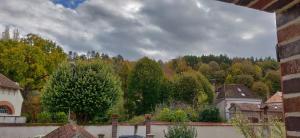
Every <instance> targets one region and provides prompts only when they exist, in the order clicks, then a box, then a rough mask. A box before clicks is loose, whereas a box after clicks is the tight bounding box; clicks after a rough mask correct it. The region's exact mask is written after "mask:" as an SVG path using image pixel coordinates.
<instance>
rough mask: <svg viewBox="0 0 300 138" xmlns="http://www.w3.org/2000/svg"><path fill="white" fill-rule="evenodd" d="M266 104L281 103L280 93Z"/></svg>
mask: <svg viewBox="0 0 300 138" xmlns="http://www.w3.org/2000/svg"><path fill="white" fill-rule="evenodd" d="M266 103H267V104H271V103H282V92H276V93H275V94H274V95H273V96H272V97H271V98H269V99H268V100H267V101H266Z"/></svg>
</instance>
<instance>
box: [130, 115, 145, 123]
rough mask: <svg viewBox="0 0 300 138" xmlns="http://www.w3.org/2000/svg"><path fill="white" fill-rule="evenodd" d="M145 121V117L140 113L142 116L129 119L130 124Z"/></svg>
mask: <svg viewBox="0 0 300 138" xmlns="http://www.w3.org/2000/svg"><path fill="white" fill-rule="evenodd" d="M144 121H145V117H144V116H142V115H140V116H135V117H133V118H132V119H130V120H129V121H128V123H129V124H140V123H143V122H144Z"/></svg>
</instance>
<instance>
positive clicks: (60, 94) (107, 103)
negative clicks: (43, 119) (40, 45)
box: [42, 60, 122, 121]
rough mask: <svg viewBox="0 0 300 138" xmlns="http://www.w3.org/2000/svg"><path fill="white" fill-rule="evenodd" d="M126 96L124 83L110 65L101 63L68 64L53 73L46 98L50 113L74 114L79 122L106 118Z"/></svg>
mask: <svg viewBox="0 0 300 138" xmlns="http://www.w3.org/2000/svg"><path fill="white" fill-rule="evenodd" d="M121 97H122V90H121V83H120V81H119V79H118V77H116V76H115V75H114V73H113V70H112V68H111V67H110V66H108V64H105V63H104V62H103V61H100V60H92V61H77V62H76V64H75V65H72V64H71V65H70V64H65V65H62V66H60V67H59V69H58V70H57V71H56V72H55V73H54V74H53V76H52V77H51V79H50V81H49V82H48V84H47V86H46V87H45V89H44V92H43V95H42V103H43V107H44V108H45V109H46V110H48V111H50V112H58V111H63V112H68V110H69V109H70V111H71V112H74V113H75V114H76V117H77V119H78V120H79V121H88V120H91V119H93V118H94V117H96V116H103V115H105V114H106V113H107V111H108V110H109V109H110V108H112V106H113V105H116V104H117V102H118V101H119V100H120V98H121Z"/></svg>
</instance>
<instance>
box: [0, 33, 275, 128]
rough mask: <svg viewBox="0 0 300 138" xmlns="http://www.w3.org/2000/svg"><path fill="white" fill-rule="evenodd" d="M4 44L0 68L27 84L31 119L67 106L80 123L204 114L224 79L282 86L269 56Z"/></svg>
mask: <svg viewBox="0 0 300 138" xmlns="http://www.w3.org/2000/svg"><path fill="white" fill-rule="evenodd" d="M0 51H1V53H0V73H2V74H4V75H5V76H7V77H9V78H11V79H12V80H14V81H16V82H19V84H20V86H21V87H22V88H23V89H22V94H23V97H24V99H25V102H24V104H23V111H22V112H23V115H25V116H27V117H28V121H30V122H37V121H39V116H41V115H40V114H41V113H44V114H45V112H49V113H55V112H62V113H65V114H67V113H68V112H69V111H71V112H73V113H74V114H75V115H76V117H77V119H78V120H80V121H81V122H105V121H108V119H109V116H110V115H111V114H114V113H116V114H119V115H120V117H121V119H122V120H123V121H126V120H130V119H137V120H138V117H139V116H140V115H143V114H145V113H153V114H154V115H156V116H155V118H156V119H158V120H172V119H173V120H174V118H168V117H165V116H164V114H168V115H170V114H172V115H173V116H175V120H176V117H177V119H178V118H179V119H181V120H184V119H188V120H191V121H199V118H203V116H201V117H199V114H205V112H204V113H203V111H207V108H208V107H211V106H212V104H213V102H214V97H215V88H216V87H219V86H221V85H223V84H231V83H235V84H244V85H245V86H247V87H249V88H251V89H252V90H253V91H254V92H256V94H257V95H258V96H260V97H261V98H262V99H267V97H268V96H270V95H272V94H273V93H275V92H276V91H280V89H281V88H280V71H279V64H278V63H277V61H275V60H274V59H272V58H270V57H267V58H253V57H251V58H239V57H235V58H230V57H228V56H226V55H202V56H193V55H187V56H183V57H177V58H175V59H172V60H170V61H165V62H163V61H162V60H159V61H156V60H153V59H150V58H148V57H143V58H141V59H139V60H138V61H129V60H126V59H124V58H123V57H122V56H121V55H117V56H114V57H110V56H109V55H107V54H105V53H99V52H95V51H90V52H87V53H86V54H83V55H78V54H77V53H76V52H71V51H70V52H69V53H68V54H66V53H64V52H63V49H62V48H61V47H60V46H59V45H57V44H55V43H54V42H53V41H51V40H47V39H44V38H41V37H40V36H37V35H34V34H28V35H27V36H26V37H24V38H21V39H18V40H11V39H2V40H0ZM41 99H42V100H41ZM93 105H94V106H93ZM100 105H101V106H100ZM182 107H184V108H182ZM99 111H101V113H99ZM213 111H214V112H215V110H213ZM199 112H201V113H199ZM216 112H217V111H216ZM168 115H167V116H168ZM178 116H179V117H178ZM214 120H219V119H214ZM46 122H47V121H46Z"/></svg>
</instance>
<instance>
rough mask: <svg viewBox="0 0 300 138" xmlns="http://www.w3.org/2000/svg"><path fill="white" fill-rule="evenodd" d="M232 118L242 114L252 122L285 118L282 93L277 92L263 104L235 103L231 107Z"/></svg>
mask: <svg viewBox="0 0 300 138" xmlns="http://www.w3.org/2000/svg"><path fill="white" fill-rule="evenodd" d="M229 114H230V115H229V116H230V119H231V118H232V117H235V116H236V115H242V116H243V117H244V118H246V119H248V120H249V121H250V122H251V123H259V122H264V121H267V120H270V119H277V120H283V103H282V93H281V92H277V93H275V94H274V95H273V96H272V97H271V98H269V99H268V100H267V101H266V102H265V103H263V104H251V103H234V104H232V105H231V106H230V108H229Z"/></svg>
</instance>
